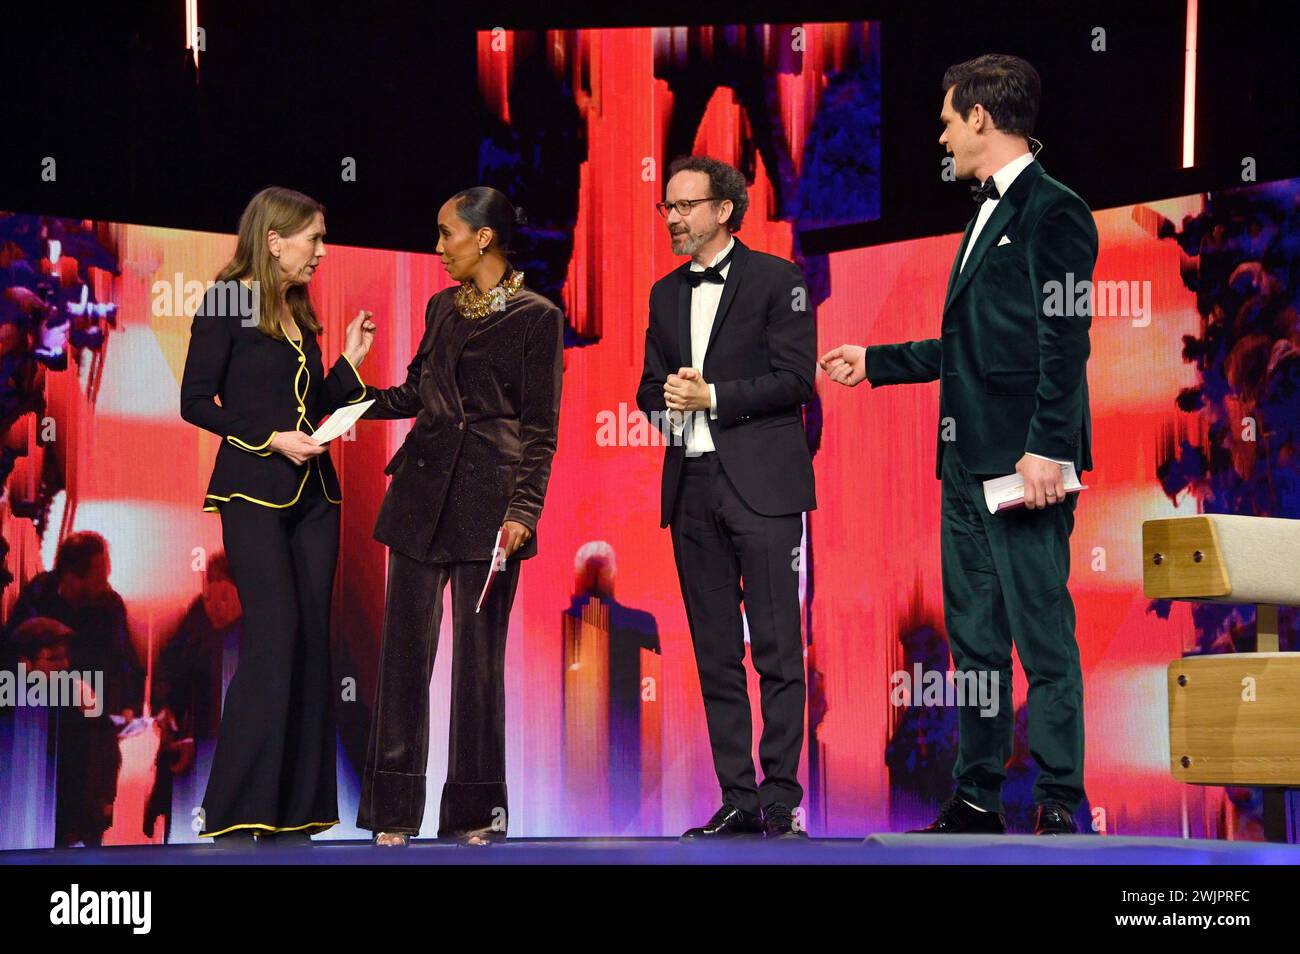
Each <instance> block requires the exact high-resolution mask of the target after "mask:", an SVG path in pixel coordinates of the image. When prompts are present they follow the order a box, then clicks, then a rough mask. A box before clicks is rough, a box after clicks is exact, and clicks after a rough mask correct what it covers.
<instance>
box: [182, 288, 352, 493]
mask: <svg viewBox="0 0 1300 954" xmlns="http://www.w3.org/2000/svg"><path fill="white" fill-rule="evenodd" d="M224 301H225V299H224V296H223V295H222V294H221V293H220V291H219V288H218V287H214V288H212V289H209V291H208V293H207V295H205V296H204V298H203V303H202V304H201V305H200V306H199V310H198V311H197V312H196V313H195V315H194V322H193V324H192V325H191V326H190V345H189V351H188V352H187V353H186V355H185V372H184V374H183V376H182V378H181V417H182V418H184V419H185V420H186V421H188V422H189V423H191V424H194V425H196V426H197V427H201V428H203V429H204V430H207V431H211V432H212V433H214V434H218V435H220V436H221V437H222V438H223V440H222V442H221V448H220V449H219V450H218V451H217V459H216V462H215V464H214V465H213V467H212V479H211V480H210V481H209V483H208V492H207V494H206V496H205V497H204V499H203V509H204V510H217V509H218V508H219V507H220V505H221V504H222V503H224V502H226V501H228V500H231V499H240V500H248V501H251V502H253V503H257V504H261V505H263V506H266V507H279V508H282V507H290V506H292V505H293V504H295V503H296V502H297V501H298V499H299V497H301V495H302V491H303V488H304V487H305V486H306V484H307V481H308V479H313V480H319V481H320V485H321V489H322V490H323V491H324V493H325V497H326V498H327V499H328V500H329V501H331V502H332V503H340V502H342V499H343V495H342V493H341V491H340V490H339V481H338V475H337V474H335V472H334V465H333V463H332V462H331V461H330V455H329V454H328V453H325V454H321V455H320V456H319V457H314V458H312V459H311V460H310V461H308V462H307V463H305V464H295V463H293V461H291V460H289V458H287V457H285V456H284V455H283V454H277V453H275V452H274V451H272V450H271V439H272V438H273V437H274V436H275V435H276V434H277V433H279V432H282V431H302V432H303V433H305V434H310V433H312V432H313V431H314V430H315V429H316V426H315V424H316V422H318V421H319V420H320V419H321V418H322V417H324V416H325V415H326V414H329V413H331V412H333V411H335V410H337V409H338V408H340V407H342V406H343V405H345V404H356V403H357V402H358V401H360V400H362V399H363V398H364V397H365V394H366V386H365V384H364V383H363V382H362V380H361V377H360V375H359V374H358V373H357V370H356V368H354V367H353V366H352V362H351V361H349V360H348V359H347V356H346V355H343V354H340V355H339V357H338V360H337V361H335V362H334V366H333V367H332V368H331V369H330V372H329V374H328V375H327V374H325V371H324V366H323V364H322V363H321V350H320V345H319V344H318V343H317V341H316V336H315V335H312V334H307V333H303V335H302V339H301V342H295V341H292V340H287V339H277V338H272V337H270V336H269V335H265V334H263V333H262V332H261V331H259V330H258V329H257V325H256V324H255V323H254V322H253V321H252V320H251V319H250V318H245V317H242V316H240V315H238V314H232V313H231V312H232V311H234V309H229V308H225V307H222V306H223V304H224ZM214 397H216V398H220V400H221V403H220V404H218V403H216V401H214V400H213V398H214ZM313 472H315V476H314V477H313V476H312V473H313Z"/></svg>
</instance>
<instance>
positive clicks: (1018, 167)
mask: <svg viewBox="0 0 1300 954" xmlns="http://www.w3.org/2000/svg"><path fill="white" fill-rule="evenodd" d="M1033 161H1034V154H1033V153H1032V152H1027V153H1025V154H1024V155H1023V156H1016V158H1014V159H1012V160H1011V161H1010V162H1008V163H1007V164H1006V165H1005V166H1003V167H1002V168H1001V169H999V170H998V171H997V172H995V173H993V184H994V185H995V186H997V187H998V195H1006V194H1007V190H1008V189H1010V188H1011V183H1013V182H1015V181H1016V176H1018V175H1020V173H1021V172H1023V171H1024V169H1025V167H1026V166H1028V165H1029V164H1030V163H1031V162H1033ZM982 184H983V183H981V185H982ZM997 207H998V200H997V199H985V200H984V201H983V202H981V203H980V208H979V211H978V212H976V213H975V228H973V229H971V233H970V241H969V242H967V243H966V253H965V254H964V255H962V257H961V268H959V269H958V271H965V270H966V259H968V258H970V250H971V249H973V248H974V247H975V240H976V239H977V238H979V237H980V232H982V231H984V223H985V222H987V221H988V220H989V218H991V217H992V215H993V210H994V209H996V208H997Z"/></svg>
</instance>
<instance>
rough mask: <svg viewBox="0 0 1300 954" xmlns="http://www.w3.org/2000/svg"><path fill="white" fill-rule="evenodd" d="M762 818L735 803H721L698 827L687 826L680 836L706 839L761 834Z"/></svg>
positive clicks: (690, 838)
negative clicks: (711, 815) (710, 816)
mask: <svg viewBox="0 0 1300 954" xmlns="http://www.w3.org/2000/svg"><path fill="white" fill-rule="evenodd" d="M762 834H763V819H762V817H761V816H759V815H755V814H754V813H753V812H747V811H745V810H744V809H740V808H737V807H736V806H735V805H723V806H722V807H721V808H719V809H718V810H717V811H716V812H714V813H713V817H712V818H710V819H709V820H708V821H707V822H705V823H704V825H702V826H701V827H699V828H688V829H687V830H686V831H685V832H683V834H682V838H684V839H689V840H692V841H694V840H707V839H710V838H739V837H744V836H746V835H762Z"/></svg>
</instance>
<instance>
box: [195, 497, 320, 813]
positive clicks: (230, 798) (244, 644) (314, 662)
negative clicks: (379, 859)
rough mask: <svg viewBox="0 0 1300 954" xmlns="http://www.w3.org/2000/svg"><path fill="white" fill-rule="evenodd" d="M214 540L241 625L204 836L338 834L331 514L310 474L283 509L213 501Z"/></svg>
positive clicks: (207, 798) (207, 802) (211, 777)
mask: <svg viewBox="0 0 1300 954" xmlns="http://www.w3.org/2000/svg"><path fill="white" fill-rule="evenodd" d="M221 533H222V537H223V539H224V542H225V547H226V555H227V556H228V557H229V558H230V569H231V573H232V575H233V576H234V578H235V587H236V589H237V590H238V591H239V601H240V603H241V604H242V606H243V610H244V622H243V635H242V637H241V639H240V643H239V665H238V667H237V668H236V669H235V675H234V676H233V677H232V678H231V680H230V686H229V688H228V689H227V690H226V699H225V704H224V707H223V709H222V712H221V730H220V735H219V736H218V738H217V748H216V752H215V753H214V754H213V758H212V772H211V774H210V775H209V777H208V788H207V792H206V793H205V794H204V796H203V816H204V827H203V832H202V834H203V835H204V836H215V835H220V834H223V833H225V832H227V831H231V830H233V829H240V828H250V829H254V830H257V831H259V832H268V833H273V832H279V831H306V832H308V833H311V832H316V831H323V830H324V829H326V828H329V827H330V826H332V825H337V824H338V799H337V780H336V777H335V722H334V692H333V679H332V676H331V672H330V597H331V593H332V591H333V588H334V569H335V566H336V565H337V563H338V553H339V508H338V506H337V505H336V504H332V503H330V502H329V501H328V500H326V499H325V497H324V496H323V494H322V493H321V486H320V481H319V480H318V479H316V475H308V479H307V482H306V484H305V485H304V487H303V490H302V495H301V496H300V497H299V498H298V501H297V502H296V503H295V504H294V505H293V506H291V507H286V508H283V509H279V508H273V507H265V506H262V505H261V504H255V503H251V502H249V501H246V500H240V499H239V498H235V499H234V500H231V501H228V502H226V503H223V504H222V505H221Z"/></svg>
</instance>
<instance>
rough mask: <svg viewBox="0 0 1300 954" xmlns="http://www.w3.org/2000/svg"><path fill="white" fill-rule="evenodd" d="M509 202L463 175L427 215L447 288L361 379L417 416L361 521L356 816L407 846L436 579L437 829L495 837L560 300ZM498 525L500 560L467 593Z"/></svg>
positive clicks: (559, 344) (374, 414)
mask: <svg viewBox="0 0 1300 954" xmlns="http://www.w3.org/2000/svg"><path fill="white" fill-rule="evenodd" d="M519 224H522V214H520V213H518V212H517V210H516V209H515V208H514V207H513V206H512V205H511V204H510V202H509V200H507V199H506V197H505V196H504V195H502V194H501V193H500V192H498V191H496V190H495V189H489V188H485V187H477V188H473V189H468V190H466V191H464V192H461V193H458V194H457V195H455V196H453V197H452V198H451V199H449V200H448V201H447V202H446V203H445V204H444V205H443V206H442V209H441V210H440V211H439V213H438V232H439V239H438V249H437V251H438V254H439V255H440V256H442V262H443V266H444V267H445V268H446V269H447V272H448V274H449V275H450V276H451V277H452V278H454V279H456V280H457V281H459V282H460V283H461V284H460V287H458V288H456V287H453V288H446V289H443V290H442V291H440V292H438V293H437V294H436V295H434V296H433V297H432V298H430V299H429V303H428V305H427V306H426V308H425V331H424V337H423V338H422V339H421V341H420V345H419V348H418V349H417V351H416V354H415V357H414V358H413V359H412V360H411V363H410V365H409V367H408V368H407V370H406V381H405V382H404V383H402V384H399V385H397V386H395V387H391V388H386V389H383V390H378V389H376V388H373V387H372V388H367V391H366V396H367V397H368V398H374V399H375V404H374V405H373V406H372V407H371V408H370V409H369V410H368V411H367V412H366V415H365V416H366V417H367V418H381V419H383V418H408V417H414V418H415V425H414V426H413V428H412V429H411V432H410V434H409V435H408V436H407V438H406V441H405V443H404V444H403V445H402V447H401V449H399V450H398V452H397V454H396V455H394V457H393V459H392V461H391V462H389V464H388V467H387V468H386V469H385V471H384V472H385V473H387V474H391V475H392V477H393V480H392V485H391V486H390V487H389V489H388V493H387V494H386V495H385V496H384V501H383V504H382V506H381V508H380V511H379V519H378V521H377V523H376V525H375V533H374V535H375V538H376V539H377V540H379V541H380V542H381V543H384V544H386V545H387V546H388V548H389V556H388V592H387V596H386V605H385V609H384V633H383V647H382V649H381V651H380V657H381V658H380V671H379V682H378V688H377V690H376V698H375V706H374V713H373V718H372V721H371V729H370V745H369V752H368V755H367V757H366V769H365V774H364V780H363V783H362V790H361V806H360V811H359V812H358V816H357V825H358V827H360V828H366V829H369V830H371V831H373V832H375V842H376V843H377V844H384V845H389V844H392V845H404V844H406V843H407V842H408V841H409V838H410V836H411V835H414V834H418V833H419V830H420V819H421V818H422V817H423V814H424V790H425V767H426V762H427V759H428V751H429V680H430V678H431V677H432V674H433V663H434V656H435V654H436V652H437V644H438V628H439V625H440V623H441V620H442V591H443V588H444V587H445V586H446V585H447V583H448V582H450V583H451V604H452V605H451V612H452V631H453V636H454V639H455V651H454V653H453V666H452V699H451V739H450V749H449V753H448V767H447V784H446V785H445V787H444V788H443V791H442V810H441V815H440V823H439V826H438V834H439V837H443V838H456V839H458V840H460V841H461V842H463V843H465V844H490V843H491V842H492V841H493V840H497V839H500V838H504V837H505V831H506V818H507V815H506V813H507V805H506V784H505V645H506V632H507V630H508V628H509V625H510V607H511V604H512V603H513V601H514V595H515V587H516V584H517V583H518V580H519V561H520V560H524V559H527V558H529V557H532V556H535V555H536V553H537V521H538V518H539V517H540V516H541V513H542V502H543V499H544V498H545V495H546V484H547V480H548V479H549V477H550V472H551V458H552V456H553V455H554V454H555V448H556V435H557V430H558V425H559V411H560V383H561V378H562V376H563V371H564V315H563V314H562V313H561V311H560V309H559V308H557V307H556V306H555V305H554V304H552V303H551V302H550V301H548V300H547V299H546V298H544V297H542V296H541V295H539V294H537V293H536V292H534V291H532V290H530V289H529V288H528V287H526V286H525V285H524V276H523V273H522V272H518V271H515V270H514V269H513V268H512V267H511V266H510V263H509V261H507V259H506V252H507V250H508V249H509V245H510V239H511V236H512V233H513V231H514V228H515V226H516V225H519ZM498 530H499V531H501V537H502V539H501V548H502V550H504V552H505V556H506V558H507V559H506V561H505V568H504V569H503V570H502V571H501V572H500V573H499V574H498V575H497V577H496V578H495V579H494V580H493V582H492V584H491V588H490V589H489V591H488V593H487V596H486V598H485V599H484V601H483V606H482V609H481V611H480V612H478V613H476V612H475V604H476V602H477V600H478V598H479V594H480V592H481V591H482V589H483V584H484V581H485V580H486V578H487V574H488V570H489V567H490V566H491V565H492V560H493V544H494V542H495V539H496V536H497V532H498Z"/></svg>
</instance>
